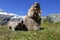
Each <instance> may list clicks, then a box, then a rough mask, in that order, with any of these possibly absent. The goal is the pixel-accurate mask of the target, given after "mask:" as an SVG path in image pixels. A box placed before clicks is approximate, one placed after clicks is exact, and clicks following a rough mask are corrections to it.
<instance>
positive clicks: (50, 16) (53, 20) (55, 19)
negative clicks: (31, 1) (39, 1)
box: [47, 14, 60, 23]
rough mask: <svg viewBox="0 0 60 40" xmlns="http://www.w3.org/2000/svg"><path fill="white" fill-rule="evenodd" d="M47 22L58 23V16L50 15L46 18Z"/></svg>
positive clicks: (59, 19)
mask: <svg viewBox="0 0 60 40" xmlns="http://www.w3.org/2000/svg"><path fill="white" fill-rule="evenodd" d="M47 20H48V22H50V23H51V22H54V23H55V22H60V14H50V15H48V16H47Z"/></svg>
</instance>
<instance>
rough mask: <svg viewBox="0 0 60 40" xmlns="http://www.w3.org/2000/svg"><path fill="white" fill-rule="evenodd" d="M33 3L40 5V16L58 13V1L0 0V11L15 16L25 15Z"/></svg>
mask: <svg viewBox="0 0 60 40" xmlns="http://www.w3.org/2000/svg"><path fill="white" fill-rule="evenodd" d="M34 2H39V3H40V6H41V10H42V16H47V15H49V14H52V13H60V0H0V9H2V10H4V11H6V12H9V13H15V14H17V15H26V14H27V12H28V9H29V8H30V7H31V5H32V4H33V3H34Z"/></svg>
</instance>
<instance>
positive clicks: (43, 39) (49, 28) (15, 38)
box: [0, 22, 60, 40]
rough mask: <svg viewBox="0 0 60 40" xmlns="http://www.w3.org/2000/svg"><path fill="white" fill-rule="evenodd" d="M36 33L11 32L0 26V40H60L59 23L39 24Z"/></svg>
mask: <svg viewBox="0 0 60 40" xmlns="http://www.w3.org/2000/svg"><path fill="white" fill-rule="evenodd" d="M41 28H44V29H41V30H38V31H21V30H19V31H11V30H8V29H7V27H6V26H0V40H60V23H48V22H44V23H42V24H41Z"/></svg>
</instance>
